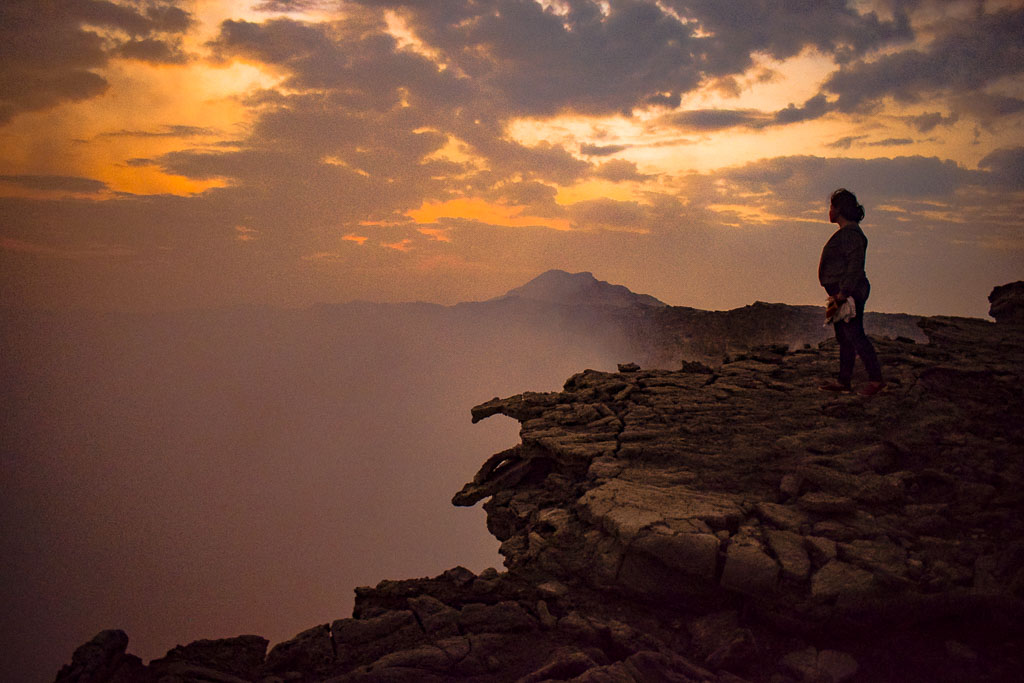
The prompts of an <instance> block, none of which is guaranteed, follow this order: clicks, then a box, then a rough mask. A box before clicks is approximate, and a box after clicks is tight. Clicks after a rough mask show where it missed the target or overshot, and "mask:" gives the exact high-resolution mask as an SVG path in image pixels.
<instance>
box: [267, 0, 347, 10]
mask: <svg viewBox="0 0 1024 683" xmlns="http://www.w3.org/2000/svg"><path fill="white" fill-rule="evenodd" d="M334 4H337V3H333V2H326V1H325V0H266V2H261V3H259V4H257V5H256V6H254V7H253V9H254V10H256V11H257V12H307V11H309V10H315V9H320V8H322V7H327V6H330V5H334Z"/></svg>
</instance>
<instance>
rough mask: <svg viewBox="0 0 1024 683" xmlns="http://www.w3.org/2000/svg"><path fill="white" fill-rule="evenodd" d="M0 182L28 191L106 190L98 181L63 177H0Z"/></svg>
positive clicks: (105, 185) (104, 184) (103, 184)
mask: <svg viewBox="0 0 1024 683" xmlns="http://www.w3.org/2000/svg"><path fill="white" fill-rule="evenodd" d="M0 182H4V183H11V184H13V185H18V186H19V187H24V188H26V189H29V190H55V191H63V192H89V193H92V192H100V191H102V190H105V189H107V184H106V183H104V182H100V181H99V180H93V179H92V178H80V177H77V176H63V175H0Z"/></svg>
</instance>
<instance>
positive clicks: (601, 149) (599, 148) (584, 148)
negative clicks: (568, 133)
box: [580, 143, 628, 157]
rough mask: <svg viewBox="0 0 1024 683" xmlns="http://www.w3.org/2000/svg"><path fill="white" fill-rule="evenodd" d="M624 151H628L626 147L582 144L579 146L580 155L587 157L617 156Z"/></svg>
mask: <svg viewBox="0 0 1024 683" xmlns="http://www.w3.org/2000/svg"><path fill="white" fill-rule="evenodd" d="M624 149H628V147H627V146H626V145H590V144H587V143H583V144H582V145H580V154H585V155H587V156H589V157H605V156H611V155H612V154H618V153H619V152H621V151H622V150H624Z"/></svg>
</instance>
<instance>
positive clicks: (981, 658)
mask: <svg viewBox="0 0 1024 683" xmlns="http://www.w3.org/2000/svg"><path fill="white" fill-rule="evenodd" d="M921 325H922V329H923V331H924V332H925V334H927V336H928V338H929V339H930V342H929V343H927V344H924V343H917V342H915V341H913V340H911V339H906V338H901V339H896V340H882V339H876V346H877V348H878V352H879V356H880V357H881V359H882V360H883V364H884V367H885V371H886V373H887V381H888V386H887V388H886V389H885V391H883V392H882V393H881V394H879V395H876V396H874V397H871V398H864V397H861V396H859V395H857V394H841V395H834V394H828V393H824V392H821V391H819V390H818V385H819V383H820V382H821V381H822V380H823V379H826V378H829V377H830V376H831V374H832V373H833V372H834V370H835V367H836V365H837V349H836V347H835V344H834V342H825V343H824V344H822V345H820V346H818V347H814V348H807V349H803V350H797V351H790V350H788V349H787V348H785V347H782V346H779V347H770V346H767V347H763V348H760V349H756V350H754V351H752V352H749V353H746V354H743V355H739V356H736V357H733V358H729V359H727V361H726V362H723V363H722V364H720V365H718V366H716V367H710V366H705V365H702V364H699V363H684V365H683V368H682V369H681V370H677V371H665V370H644V369H641V368H637V367H636V366H632V365H627V366H621V367H620V372H617V373H604V372H596V371H589V370H588V371H585V372H582V373H580V374H577V375H575V376H573V377H571V378H570V379H569V380H568V381H567V382H566V384H565V387H564V389H563V391H561V392H555V393H543V394H539V393H526V394H521V395H519V396H514V397H511V398H505V399H494V400H492V401H489V402H487V403H485V404H483V405H480V406H478V407H476V408H474V410H473V419H474V421H476V420H481V419H485V418H487V417H489V416H491V415H495V414H504V415H508V416H510V417H512V418H514V419H516V420H519V421H520V422H521V423H522V429H521V443H520V444H518V445H517V446H515V447H514V448H511V449H509V450H507V451H504V452H502V453H499V454H497V455H495V456H492V457H491V458H490V459H488V460H487V461H486V462H485V463H484V466H483V467H482V468H481V470H480V472H479V473H478V474H477V475H476V477H475V478H474V480H473V481H472V482H470V483H468V484H467V485H466V486H465V487H464V488H463V490H462V491H460V492H459V493H457V494H456V495H455V498H454V500H453V502H454V503H455V504H456V505H473V504H475V503H477V502H479V501H481V500H484V501H486V502H485V503H484V508H485V510H486V511H487V515H488V517H487V524H488V528H489V530H490V531H491V532H492V533H493V534H494V535H495V536H496V537H497V538H498V539H499V540H501V541H502V545H501V552H502V554H503V555H504V557H505V561H506V571H504V572H501V573H499V572H497V571H494V570H488V571H486V572H484V573H482V574H481V575H479V576H477V575H474V574H472V573H471V572H469V571H468V570H465V569H462V568H455V569H452V570H449V571H448V572H445V573H444V574H443V575H441V576H439V577H436V578H433V579H413V580H405V581H384V582H382V583H380V584H379V585H377V586H376V587H375V588H360V589H357V591H356V594H357V599H356V606H355V611H354V614H353V616H352V617H351V618H348V619H339V620H337V621H335V622H333V623H331V624H322V625H318V626H315V627H313V628H311V629H309V630H307V631H305V632H303V633H300V634H298V635H297V636H296V637H295V638H294V639H292V640H290V641H287V642H284V643H280V644H278V645H276V646H274V647H273V648H272V649H270V651H269V652H267V646H268V643H267V641H266V640H265V639H262V638H259V637H257V636H241V637H239V638H234V639H227V640H218V641H198V642H196V643H192V644H190V645H186V646H180V647H177V648H175V649H173V650H171V651H170V652H169V653H168V654H167V656H165V657H164V658H162V659H160V660H155V661H153V662H150V663H149V664H148V665H144V664H143V663H142V662H141V661H140V660H139V659H138V658H136V657H133V656H132V655H130V654H126V649H127V636H125V634H124V633H122V632H120V631H105V632H103V633H101V634H99V635H97V637H96V638H95V639H94V640H93V641H91V642H90V643H87V644H85V645H83V646H82V647H81V648H79V649H78V651H76V652H75V655H74V658H73V660H72V662H71V664H69V665H68V666H66V667H65V668H64V669H62V670H61V672H60V674H59V675H58V681H166V682H168V683H170V682H172V681H225V682H227V681H264V682H266V683H270V682H271V681H292V680H294V681H337V682H341V681H417V682H419V681H428V682H429V681H449V680H459V681H523V682H528V681H545V680H574V681H591V682H597V681H602V682H603V681H609V682H611V681H718V682H721V683H727V682H728V683H737V682H739V681H743V680H746V681H751V682H753V681H773V682H776V683H784V682H790V681H823V682H824V681H847V680H849V681H968V680H970V681H1011V680H1013V681H1016V680H1021V679H1022V677H1024V654H1022V653H1024V631H1022V630H1021V629H1020V628H1019V626H1020V624H1021V623H1024V622H1022V617H1024V515H1022V512H1024V487H1022V484H1024V391H1022V379H1024V378H1022V374H1024V326H1020V325H1017V324H993V323H987V322H984V321H981V320H969V319H953V318H928V319H925V320H924V321H923V322H922V324H921ZM856 381H860V382H863V381H865V378H863V377H856V378H855V382H856Z"/></svg>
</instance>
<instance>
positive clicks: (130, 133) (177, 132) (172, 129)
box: [97, 125, 219, 138]
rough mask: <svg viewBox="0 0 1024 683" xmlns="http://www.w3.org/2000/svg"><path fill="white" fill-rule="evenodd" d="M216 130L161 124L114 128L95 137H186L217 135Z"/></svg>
mask: <svg viewBox="0 0 1024 683" xmlns="http://www.w3.org/2000/svg"><path fill="white" fill-rule="evenodd" d="M218 134H219V133H218V131H216V130H214V129H213V128H203V127H200V126H181V125H177V126H163V127H162V128H161V129H160V130H128V129H122V130H115V131H108V132H105V133H100V134H99V135H98V136H97V137H103V138H119V137H130V138H188V137H198V136H203V135H218Z"/></svg>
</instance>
